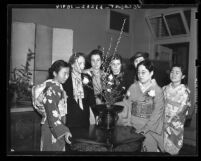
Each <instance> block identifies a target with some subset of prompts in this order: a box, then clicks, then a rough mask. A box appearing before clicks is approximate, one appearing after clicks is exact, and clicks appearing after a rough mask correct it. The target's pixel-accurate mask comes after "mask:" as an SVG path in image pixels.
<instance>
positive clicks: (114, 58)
mask: <svg viewBox="0 0 201 161" xmlns="http://www.w3.org/2000/svg"><path fill="white" fill-rule="evenodd" d="M109 60H110V62H111V61H112V60H120V62H121V64H122V57H121V55H119V54H115V55H114V56H110V58H109Z"/></svg>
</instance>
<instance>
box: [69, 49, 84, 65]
mask: <svg viewBox="0 0 201 161" xmlns="http://www.w3.org/2000/svg"><path fill="white" fill-rule="evenodd" d="M80 56H82V57H83V58H84V59H85V54H84V53H81V52H78V53H74V54H73V55H71V57H70V59H69V63H70V64H71V65H73V64H74V63H75V61H76V60H77V59H78V58H79V57H80Z"/></svg>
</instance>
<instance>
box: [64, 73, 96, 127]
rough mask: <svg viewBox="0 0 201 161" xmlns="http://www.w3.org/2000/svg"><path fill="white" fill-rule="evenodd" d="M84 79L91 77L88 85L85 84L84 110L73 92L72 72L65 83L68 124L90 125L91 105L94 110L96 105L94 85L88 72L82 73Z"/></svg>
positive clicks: (72, 125) (76, 125)
mask: <svg viewBox="0 0 201 161" xmlns="http://www.w3.org/2000/svg"><path fill="white" fill-rule="evenodd" d="M81 77H82V80H83V78H84V77H87V78H88V79H89V83H88V84H87V85H83V90H84V98H83V99H82V103H83V110H82V109H81V108H80V106H79V104H78V103H77V102H76V100H75V98H74V94H73V82H72V81H73V80H72V76H71V74H70V75H69V78H68V79H67V81H66V82H65V83H64V84H63V88H64V90H65V91H66V94H67V96H68V98H67V107H68V113H67V115H66V125H67V126H68V127H69V128H71V127H88V126H89V125H90V121H89V119H90V107H91V109H92V111H93V108H94V106H95V104H96V103H95V96H94V90H93V85H92V81H91V78H90V76H88V75H87V74H81Z"/></svg>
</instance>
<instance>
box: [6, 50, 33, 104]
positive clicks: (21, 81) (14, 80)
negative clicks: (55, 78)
mask: <svg viewBox="0 0 201 161" xmlns="http://www.w3.org/2000/svg"><path fill="white" fill-rule="evenodd" d="M33 58H34V53H33V52H32V51H31V50H30V49H28V53H27V59H26V64H25V66H24V65H21V66H22V67H21V68H17V67H16V68H14V69H13V71H12V72H11V79H10V80H9V90H10V93H12V94H13V95H14V93H16V95H17V98H16V100H17V101H31V88H32V86H33V84H32V83H31V81H30V80H31V75H32V73H31V72H30V69H29V66H30V61H31V60H32V59H33Z"/></svg>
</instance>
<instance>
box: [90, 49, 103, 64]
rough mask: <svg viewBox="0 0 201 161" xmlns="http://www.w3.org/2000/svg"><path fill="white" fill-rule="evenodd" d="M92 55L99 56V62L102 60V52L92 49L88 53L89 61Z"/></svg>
mask: <svg viewBox="0 0 201 161" xmlns="http://www.w3.org/2000/svg"><path fill="white" fill-rule="evenodd" d="M93 55H99V56H100V58H101V60H102V59H103V52H102V51H100V50H98V49H94V50H92V51H91V52H90V53H89V61H91V57H92V56H93Z"/></svg>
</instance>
